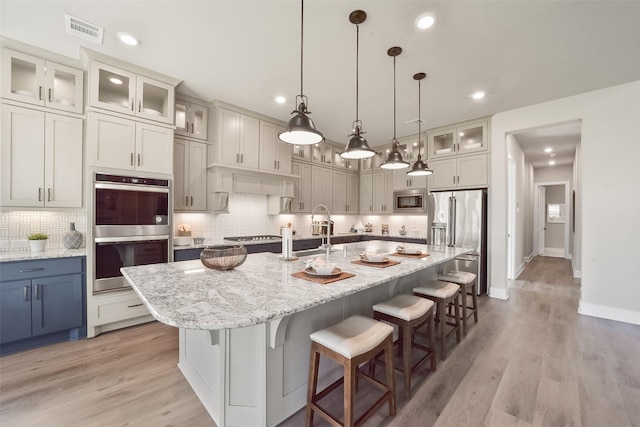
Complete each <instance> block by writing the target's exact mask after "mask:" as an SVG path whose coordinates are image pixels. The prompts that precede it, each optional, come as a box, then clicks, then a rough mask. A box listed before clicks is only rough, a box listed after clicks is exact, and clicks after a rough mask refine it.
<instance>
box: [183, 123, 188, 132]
mask: <svg viewBox="0 0 640 427" xmlns="http://www.w3.org/2000/svg"><path fill="white" fill-rule="evenodd" d="M184 131H185V132H186V133H189V122H184Z"/></svg>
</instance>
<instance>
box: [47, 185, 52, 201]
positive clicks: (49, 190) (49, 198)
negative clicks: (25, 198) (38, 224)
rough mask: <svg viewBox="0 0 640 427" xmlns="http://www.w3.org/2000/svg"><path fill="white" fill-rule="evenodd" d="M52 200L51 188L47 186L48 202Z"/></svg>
mask: <svg viewBox="0 0 640 427" xmlns="http://www.w3.org/2000/svg"><path fill="white" fill-rule="evenodd" d="M50 201H51V189H50V188H47V202H50Z"/></svg>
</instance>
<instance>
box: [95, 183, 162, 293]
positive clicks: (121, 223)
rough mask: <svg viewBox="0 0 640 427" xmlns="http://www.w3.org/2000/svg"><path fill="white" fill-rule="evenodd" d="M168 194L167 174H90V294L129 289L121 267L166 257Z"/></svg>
mask: <svg viewBox="0 0 640 427" xmlns="http://www.w3.org/2000/svg"><path fill="white" fill-rule="evenodd" d="M170 193H171V191H170V182H169V180H166V179H155V178H142V177H133V176H123V175H110V174H102V173H95V174H94V182H93V205H94V206H93V248H92V249H93V251H92V252H93V253H92V255H93V268H94V271H93V273H94V274H93V278H94V281H93V292H94V293H99V292H106V291H114V290H120V289H126V288H128V287H129V285H128V283H127V282H126V280H124V278H123V277H122V274H121V273H120V268H121V267H129V266H134V265H144V264H158V263H166V262H168V261H169V260H170V259H171V253H170V249H171V245H170V242H169V239H170V224H169V214H170V211H171V205H170V203H171V194H170Z"/></svg>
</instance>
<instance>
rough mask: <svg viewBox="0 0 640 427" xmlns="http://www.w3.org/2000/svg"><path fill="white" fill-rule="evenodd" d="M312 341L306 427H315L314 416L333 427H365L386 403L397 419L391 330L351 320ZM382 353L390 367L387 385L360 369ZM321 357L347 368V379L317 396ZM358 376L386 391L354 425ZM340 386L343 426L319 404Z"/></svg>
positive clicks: (361, 319)
mask: <svg viewBox="0 0 640 427" xmlns="http://www.w3.org/2000/svg"><path fill="white" fill-rule="evenodd" d="M310 338H311V358H310V366H309V383H308V391H307V414H306V425H307V427H309V426H311V425H313V415H314V412H318V413H319V414H320V415H322V417H323V418H325V419H326V420H327V421H328V422H329V423H330V424H331V425H334V426H345V427H354V426H359V425H362V424H363V423H364V422H365V421H366V420H367V419H369V417H371V416H372V415H373V414H374V413H375V411H377V410H378V409H379V408H380V407H381V406H382V405H384V403H385V402H389V415H391V416H394V415H395V414H396V389H395V380H394V376H393V327H392V326H390V325H387V324H385V323H382V322H378V321H377V320H373V319H370V318H368V317H364V316H352V317H349V318H348V319H346V320H343V321H342V322H340V323H338V324H337V325H334V326H331V327H329V328H326V329H322V330H320V331H317V332H314V333H312V334H311V336H310ZM381 351H384V356H385V363H386V366H387V368H386V373H387V374H386V376H387V383H386V384H382V383H381V382H379V381H376V380H375V379H373V378H371V377H369V376H368V375H366V374H364V373H362V372H360V370H359V369H358V365H360V364H362V363H365V362H367V361H370V360H371V359H373V358H374V357H375V356H376V355H377V354H378V353H380V352H381ZM320 355H323V356H325V357H328V358H330V359H332V360H333V361H335V362H337V363H339V364H341V365H342V366H343V368H344V376H343V377H342V378H340V379H338V380H337V381H335V382H333V383H332V384H331V385H329V386H328V387H326V388H325V389H324V390H322V391H321V392H319V393H316V388H317V386H318V365H319V363H320ZM356 375H360V376H362V377H363V378H366V379H368V380H369V381H371V382H372V383H373V384H374V385H375V386H376V387H378V388H379V389H381V390H382V391H383V395H382V396H381V397H380V398H379V399H378V400H377V401H376V402H375V403H374V404H373V405H372V406H371V407H370V408H369V409H367V411H366V412H365V413H364V414H363V415H362V416H361V417H360V418H358V419H357V420H356V421H355V423H354V421H353V419H354V407H355V404H354V403H355V402H354V399H355V392H356ZM341 384H344V422H340V420H338V418H336V417H335V416H334V415H332V414H330V413H329V412H328V411H327V410H326V409H324V408H322V407H321V406H320V405H319V404H318V401H319V400H321V399H322V398H323V397H325V396H326V395H327V394H329V393H330V392H331V391H333V390H334V389H336V388H337V387H339V386H340V385H341Z"/></svg>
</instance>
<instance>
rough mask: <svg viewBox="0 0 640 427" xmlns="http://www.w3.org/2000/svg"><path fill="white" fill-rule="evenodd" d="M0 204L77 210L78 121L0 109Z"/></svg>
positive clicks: (79, 183)
mask: <svg viewBox="0 0 640 427" xmlns="http://www.w3.org/2000/svg"><path fill="white" fill-rule="evenodd" d="M1 145H2V146H1V150H2V151H1V156H0V157H1V159H2V163H1V166H2V172H1V177H2V185H1V187H0V191H1V192H2V194H1V196H0V201H1V204H2V206H24V207H51V208H63V207H64V208H80V207H82V119H80V118H75V117H68V116H63V115H59V114H52V113H44V112H42V111H35V110H31V109H29V108H21V107H15V106H11V105H6V104H5V105H3V106H2V144H1Z"/></svg>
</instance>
